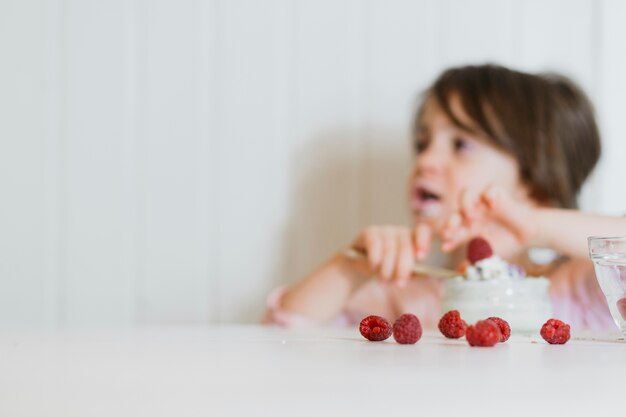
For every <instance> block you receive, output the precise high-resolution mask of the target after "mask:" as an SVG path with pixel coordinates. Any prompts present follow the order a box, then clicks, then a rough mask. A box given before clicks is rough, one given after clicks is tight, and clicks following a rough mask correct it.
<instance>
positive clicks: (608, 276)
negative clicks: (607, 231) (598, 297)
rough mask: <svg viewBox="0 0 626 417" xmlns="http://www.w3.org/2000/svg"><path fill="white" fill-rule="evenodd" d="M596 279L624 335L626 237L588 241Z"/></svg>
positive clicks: (625, 316) (591, 239)
mask: <svg viewBox="0 0 626 417" xmlns="http://www.w3.org/2000/svg"><path fill="white" fill-rule="evenodd" d="M588 243H589V256H590V257H591V260H592V261H593V266H594V268H595V271H596V279H597V280H598V283H599V284H600V288H601V289H602V292H603V293H604V296H605V297H606V301H607V303H608V304H609V310H610V311H611V316H612V317H613V320H614V321H615V324H617V327H619V329H620V330H621V331H622V333H623V334H624V335H626V237H598V236H592V237H590V238H589V239H588Z"/></svg>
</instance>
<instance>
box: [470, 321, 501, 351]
mask: <svg viewBox="0 0 626 417" xmlns="http://www.w3.org/2000/svg"><path fill="white" fill-rule="evenodd" d="M465 338H466V339H467V342H468V343H469V344H470V346H493V345H495V344H496V343H498V342H499V341H500V339H501V338H502V335H501V334H500V328H499V327H498V325H497V324H496V323H495V322H493V321H491V320H479V321H477V322H476V324H475V325H473V326H468V327H467V332H466V333H465Z"/></svg>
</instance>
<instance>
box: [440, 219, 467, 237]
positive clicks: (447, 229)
mask: <svg viewBox="0 0 626 417" xmlns="http://www.w3.org/2000/svg"><path fill="white" fill-rule="evenodd" d="M462 225H463V217H462V216H461V213H458V212H457V213H454V214H452V215H451V216H450V218H448V221H446V224H445V225H444V227H443V230H442V232H441V238H442V239H443V240H444V241H445V240H448V239H450V238H451V237H452V236H454V234H455V233H456V232H457V231H458V229H459V228H460V227H461V226H462Z"/></svg>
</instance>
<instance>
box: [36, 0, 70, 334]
mask: <svg viewBox="0 0 626 417" xmlns="http://www.w3.org/2000/svg"><path fill="white" fill-rule="evenodd" d="M43 13H44V16H45V24H44V26H43V27H44V28H45V41H44V42H43V47H44V65H43V71H44V86H43V103H44V106H45V107H44V129H43V136H42V137H43V158H42V173H41V175H42V179H43V193H42V195H43V202H42V205H41V213H42V218H43V228H42V244H43V253H42V256H43V265H42V271H41V275H42V286H41V287H40V288H31V290H32V291H35V290H38V291H41V293H42V309H43V317H42V322H43V323H45V324H46V325H47V326H50V327H54V326H56V325H58V324H59V323H60V321H61V317H63V316H64V314H63V310H64V308H65V303H64V288H65V287H64V279H63V277H64V276H65V259H66V257H65V250H66V235H65V230H66V227H65V225H66V207H67V206H66V199H65V196H66V193H65V189H66V187H65V185H66V181H65V175H64V173H65V164H64V161H65V140H64V137H65V135H64V129H65V127H66V124H65V122H66V111H65V99H64V94H65V73H64V72H65V71H64V69H65V65H64V59H65V57H66V53H65V45H64V39H65V37H64V33H65V19H64V14H65V8H64V7H63V2H62V0H56V1H47V2H46V3H45V7H44V8H43Z"/></svg>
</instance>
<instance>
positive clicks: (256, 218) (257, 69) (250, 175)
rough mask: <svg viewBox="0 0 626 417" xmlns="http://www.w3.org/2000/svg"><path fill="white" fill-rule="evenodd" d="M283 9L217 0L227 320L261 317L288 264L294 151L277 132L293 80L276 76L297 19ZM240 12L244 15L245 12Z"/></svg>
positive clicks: (223, 309)
mask: <svg viewBox="0 0 626 417" xmlns="http://www.w3.org/2000/svg"><path fill="white" fill-rule="evenodd" d="M279 5H282V6H285V4H284V3H282V2H280V3H279V2H256V1H245V2H237V3H233V2H228V1H220V2H219V3H218V7H217V8H216V13H217V14H216V16H217V18H218V19H219V22H218V33H217V37H218V41H219V44H218V48H219V49H218V50H217V59H218V61H217V63H218V67H217V77H218V79H219V85H218V86H217V94H218V100H219V121H218V129H217V131H216V134H217V135H218V138H217V139H218V140H219V141H220V144H219V149H220V156H219V158H220V162H219V168H220V171H219V195H218V196H217V199H216V202H217V203H218V204H219V213H218V216H219V224H218V225H217V226H218V244H219V249H218V250H219V277H218V279H219V297H220V301H219V307H220V309H219V314H220V319H221V320H223V321H237V320H244V319H246V318H247V319H248V320H250V319H252V320H254V319H255V318H256V319H258V318H259V317H260V315H261V311H262V299H263V296H264V294H265V293H267V292H268V291H269V285H270V283H271V282H272V281H275V280H277V279H276V278H277V277H278V276H279V275H280V274H281V271H280V270H279V263H280V262H281V261H283V259H284V258H282V252H283V248H284V245H285V242H284V236H283V233H284V228H283V227H284V226H283V222H284V221H285V217H286V213H285V207H286V205H287V202H286V198H287V191H288V189H287V184H288V182H287V181H288V178H289V172H288V171H287V168H288V166H287V160H286V155H287V153H286V149H288V146H289V144H288V143H287V142H286V140H285V136H284V131H280V130H278V129H277V127H278V126H280V125H281V124H283V123H287V120H286V114H285V112H286V111H288V110H287V109H285V108H284V106H285V105H284V104H281V100H284V99H285V96H284V89H285V88H286V87H285V85H286V84H284V83H287V82H288V79H286V78H285V79H278V78H277V77H276V74H277V71H278V73H282V74H285V75H287V72H286V71H287V70H286V69H285V68H284V67H282V68H278V67H279V65H285V64H286V63H285V61H284V59H283V56H282V54H284V53H285V51H286V50H288V48H289V46H288V44H287V46H286V45H285V44H280V46H279V44H278V42H290V41H291V40H290V35H291V34H290V33H288V29H287V28H286V27H284V26H283V25H285V21H284V19H290V18H293V16H290V15H289V13H286V14H279V15H277V13H276V8H277V7H279ZM242 7H243V8H244V9H245V10H246V13H241V12H240V10H241V9H242ZM285 7H287V6H285ZM277 20H278V21H277ZM276 25H279V26H281V27H283V29H281V30H280V31H279V32H278V33H279V34H280V35H281V36H283V35H284V36H285V37H284V38H280V39H278V38H277V30H276V29H275V27H276ZM281 91H283V93H280V92H281ZM279 94H281V95H279ZM277 106H282V110H281V109H278V108H277ZM277 112H278V114H277ZM277 118H278V119H279V121H278V123H277ZM277 281H281V279H278V280H277ZM259 295H261V296H259Z"/></svg>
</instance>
